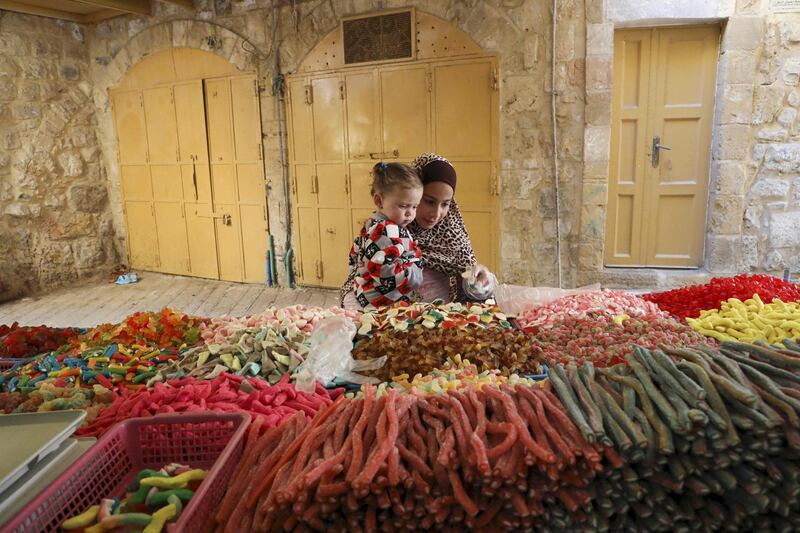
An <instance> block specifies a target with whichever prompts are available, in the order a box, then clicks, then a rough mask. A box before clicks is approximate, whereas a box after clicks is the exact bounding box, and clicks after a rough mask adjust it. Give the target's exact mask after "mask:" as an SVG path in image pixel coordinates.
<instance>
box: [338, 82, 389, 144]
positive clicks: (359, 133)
mask: <svg viewBox="0 0 800 533" xmlns="http://www.w3.org/2000/svg"><path fill="white" fill-rule="evenodd" d="M344 81H345V92H346V96H347V97H346V100H345V107H346V109H347V116H346V119H347V120H346V122H347V147H348V155H349V159H370V154H375V155H377V154H378V153H379V152H381V139H380V111H379V107H378V102H379V96H380V95H379V93H378V71H377V70H372V71H370V72H354V73H345V75H344Z"/></svg>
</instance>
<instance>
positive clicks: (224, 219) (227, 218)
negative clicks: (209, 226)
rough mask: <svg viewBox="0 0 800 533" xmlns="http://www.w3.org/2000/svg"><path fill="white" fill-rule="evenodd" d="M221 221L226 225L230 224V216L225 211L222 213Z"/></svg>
mask: <svg viewBox="0 0 800 533" xmlns="http://www.w3.org/2000/svg"><path fill="white" fill-rule="evenodd" d="M222 223H223V224H225V225H226V226H230V225H231V216H230V215H229V214H227V213H225V214H224V215H222Z"/></svg>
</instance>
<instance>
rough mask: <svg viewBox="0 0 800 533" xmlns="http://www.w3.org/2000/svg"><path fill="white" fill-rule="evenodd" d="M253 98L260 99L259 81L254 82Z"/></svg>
mask: <svg viewBox="0 0 800 533" xmlns="http://www.w3.org/2000/svg"><path fill="white" fill-rule="evenodd" d="M253 96H255V97H256V98H258V80H253Z"/></svg>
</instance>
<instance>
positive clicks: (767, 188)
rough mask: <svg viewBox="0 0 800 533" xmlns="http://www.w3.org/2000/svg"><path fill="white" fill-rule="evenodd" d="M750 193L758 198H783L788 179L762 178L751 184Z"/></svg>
mask: <svg viewBox="0 0 800 533" xmlns="http://www.w3.org/2000/svg"><path fill="white" fill-rule="evenodd" d="M750 194H751V195H752V196H754V197H755V198H758V199H760V200H783V199H785V198H786V195H787V194H789V181H788V180H781V179H763V178H762V179H759V180H758V181H756V182H755V183H754V184H753V186H752V187H751V188H750ZM798 231H800V228H798Z"/></svg>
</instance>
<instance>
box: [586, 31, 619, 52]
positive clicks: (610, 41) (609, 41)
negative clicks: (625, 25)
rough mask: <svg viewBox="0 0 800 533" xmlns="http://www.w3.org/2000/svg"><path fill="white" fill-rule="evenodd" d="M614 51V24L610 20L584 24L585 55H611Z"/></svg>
mask: <svg viewBox="0 0 800 533" xmlns="http://www.w3.org/2000/svg"><path fill="white" fill-rule="evenodd" d="M613 53H614V25H613V24H612V23H610V22H604V23H602V24H591V23H590V24H587V25H586V56H587V57H588V56H611V55H613Z"/></svg>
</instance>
